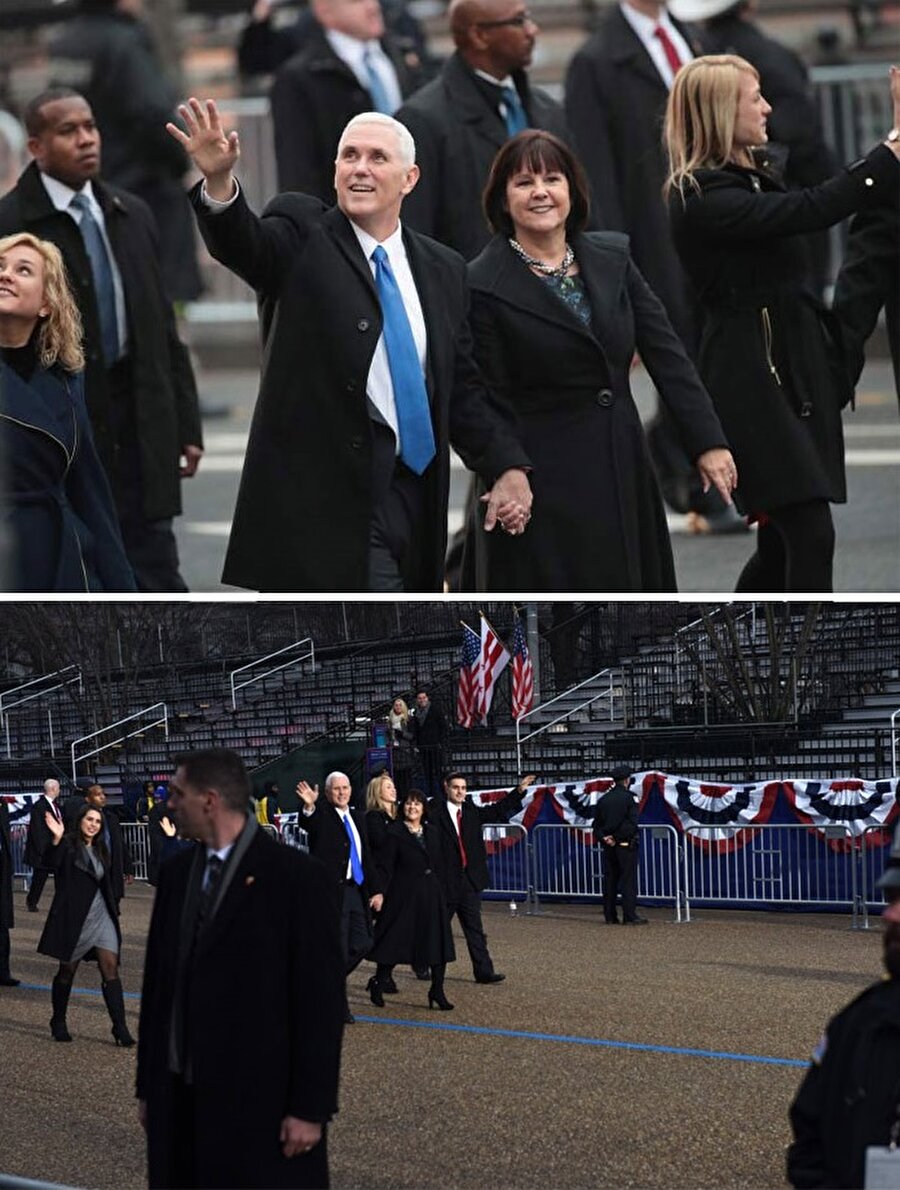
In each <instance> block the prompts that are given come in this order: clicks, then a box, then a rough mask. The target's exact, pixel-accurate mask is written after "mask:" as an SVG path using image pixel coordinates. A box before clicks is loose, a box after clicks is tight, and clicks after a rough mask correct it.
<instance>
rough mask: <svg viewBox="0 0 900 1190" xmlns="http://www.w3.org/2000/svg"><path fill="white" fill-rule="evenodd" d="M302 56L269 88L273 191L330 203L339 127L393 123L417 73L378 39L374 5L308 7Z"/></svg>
mask: <svg viewBox="0 0 900 1190" xmlns="http://www.w3.org/2000/svg"><path fill="white" fill-rule="evenodd" d="M310 7H311V10H312V14H313V16H314V17H315V23H314V24H313V25H312V26H311V27H310V31H309V34H308V36H307V38H306V40H305V41H304V44H303V48H302V49H301V50H299V51H298V52H297V53H296V54H295V55H294V56H293V57H291V58H289V59H288V61H287V62H285V63H284V65H283V66H281V67H280V68H279V69H278V71H277V73H276V75H275V79H274V81H273V84H272V91H271V96H270V98H271V102H272V123H273V128H274V132H275V161H276V164H277V167H278V187H279V189H280V190H300V191H302V192H303V193H304V194H313V195H315V197H316V198H321V199H322V201H323V202H326V203H328V205H329V206H330V205H331V204H332V203H333V202H334V159H335V157H336V156H337V146H338V141H339V140H340V139H341V133H342V132H343V130H344V126H345V125H346V124H347V123H348V122H349V121H350V120H351V119H352V118H353V117H354V116H358V115H359V114H360V113H361V112H369V111H381V112H384V113H385V114H386V115H393V113H394V112H395V111H396V109H397V108H398V107H399V106H400V103H401V102H402V100H403V98H404V97H405V96H406V95H409V94H410V93H411V92H412V91H413V90H414V89H415V87H416V86H418V84H419V82H421V81H422V80H421V78H420V74H419V71H418V70H417V69H416V68H415V66H414V65H413V66H411V65H410V63H409V61H408V60H407V59H406V58H404V55H403V53H402V52H401V49H400V47H399V46H398V44H397V42H396V40H395V39H394V38H393V37H392V36H391V35H390V34H389V33H386V32H385V25H384V19H383V16H382V11H381V5H380V4H379V2H378V0H313V2H312V4H311V6H310ZM413 61H415V60H413Z"/></svg>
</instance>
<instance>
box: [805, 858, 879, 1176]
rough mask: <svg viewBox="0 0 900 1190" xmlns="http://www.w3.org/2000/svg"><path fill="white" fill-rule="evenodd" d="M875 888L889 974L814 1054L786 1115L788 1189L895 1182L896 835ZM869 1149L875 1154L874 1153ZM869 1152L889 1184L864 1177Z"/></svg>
mask: <svg viewBox="0 0 900 1190" xmlns="http://www.w3.org/2000/svg"><path fill="white" fill-rule="evenodd" d="M877 887H879V888H881V889H883V890H884V893H885V896H886V898H887V901H888V904H887V907H886V908H885V910H884V912H883V913H882V915H881V920H882V923H883V926H884V932H883V935H882V946H883V954H882V961H883V963H884V966H885V970H886V978H885V979H882V980H880V981H879V982H878V983H874V984H872V986H871V987H869V988H867V989H866V990H865V991H864V992H863V993H862V995H860V996H857V998H856V999H855V1000H854V1001H853V1002H852V1003H850V1004H848V1005H847V1007H846V1008H844V1009H843V1010H842V1011H841V1012H839V1013H838V1014H837V1016H835V1017H833V1018H832V1019H831V1020H830V1021H829V1023H828V1025H827V1027H826V1029H825V1032H824V1033H823V1034H822V1038H821V1040H820V1041H819V1043H818V1045H817V1046H816V1048H815V1050H814V1051H813V1055H812V1063H811V1065H810V1067H809V1069H808V1070H807V1072H806V1075H805V1076H804V1079H803V1082H802V1083H801V1084H800V1089H799V1091H798V1092H797V1096H796V1098H795V1099H794V1102H793V1103H792V1104H791V1109H790V1120H791V1126H792V1128H793V1130H794V1141H793V1143H792V1144H791V1145H790V1146H789V1147H788V1151H787V1176H788V1181H789V1182H790V1183H791V1185H792V1186H797V1187H809V1186H862V1185H878V1186H887V1185H897V1184H898V1183H897V1180H896V1179H897V1173H896V1169H897V1168H898V1163H900V1155H898V1154H894V1155H893V1157H891V1156H888V1155H887V1153H886V1151H885V1149H884V1146H886V1145H888V1144H892V1143H895V1142H897V1140H898V1138H900V1076H898V1072H900V834H898V835H897V836H896V837H895V839H894V844H893V847H892V848H891V855H890V858H889V860H888V863H887V867H886V869H885V872H884V875H883V876H882V877H881V879H880V880H879V881H878V885H877ZM873 1150H874V1151H873ZM867 1151H868V1153H870V1154H871V1156H872V1157H874V1158H875V1159H876V1160H878V1159H879V1158H880V1159H881V1161H889V1162H891V1165H892V1167H893V1169H894V1171H895V1172H893V1179H894V1180H892V1181H890V1182H888V1181H883V1180H878V1181H876V1180H874V1179H873V1178H870V1177H868V1176H866V1166H867V1155H868V1154H867Z"/></svg>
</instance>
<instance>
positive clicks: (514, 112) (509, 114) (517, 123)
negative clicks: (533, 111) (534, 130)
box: [500, 87, 528, 136]
mask: <svg viewBox="0 0 900 1190" xmlns="http://www.w3.org/2000/svg"><path fill="white" fill-rule="evenodd" d="M500 94H501V95H502V96H503V106H504V107H505V109H506V110H505V112H504V115H503V119H504V120H505V121H506V131H507V132H508V133H509V135H510V136H515V135H516V133H517V132H521V131H522V129H523V128H527V127H528V117H527V116H526V115H525V108H524V107H523V106H522V100H521V99H520V98H519V92H518V91H517V90H516V89H515V87H501V88H500Z"/></svg>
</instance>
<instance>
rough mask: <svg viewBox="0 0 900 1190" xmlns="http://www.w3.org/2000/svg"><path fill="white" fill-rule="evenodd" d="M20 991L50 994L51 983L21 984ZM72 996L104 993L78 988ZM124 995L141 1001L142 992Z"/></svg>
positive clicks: (92, 989) (129, 998) (98, 989)
mask: <svg viewBox="0 0 900 1190" xmlns="http://www.w3.org/2000/svg"><path fill="white" fill-rule="evenodd" d="M19 990H20V991H22V992H49V991H50V984H49V983H20V984H19ZM72 995H73V996H102V995H103V993H102V992H101V990H100V988H76V987H73V988H72ZM122 995H123V996H124V997H125V999H126V1000H140V998H141V993H140V992H126V991H123V992H122Z"/></svg>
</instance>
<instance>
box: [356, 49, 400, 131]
mask: <svg viewBox="0 0 900 1190" xmlns="http://www.w3.org/2000/svg"><path fill="white" fill-rule="evenodd" d="M363 66H365V68H366V77H367V78H368V80H369V94H370V95H371V97H372V102H373V103H374V104H375V110H376V111H377V112H384V114H385V115H386V116H392V115H393V114H394V105H393V104H392V103H391V101H390V98H389V97H388V92H387V87H386V86H385V85H384V83H383V82H382V79H381V75H380V74H379V73H378V71H377V70H376V69H375V57H374V55H373V53H372V51H371V50H368V49H367V50H365V51H364V52H363Z"/></svg>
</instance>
